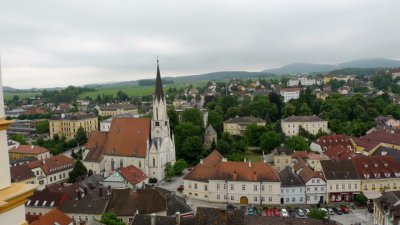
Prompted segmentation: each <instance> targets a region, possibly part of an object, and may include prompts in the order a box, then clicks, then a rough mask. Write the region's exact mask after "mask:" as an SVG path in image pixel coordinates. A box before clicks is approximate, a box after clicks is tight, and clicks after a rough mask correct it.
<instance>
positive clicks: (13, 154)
mask: <svg viewBox="0 0 400 225" xmlns="http://www.w3.org/2000/svg"><path fill="white" fill-rule="evenodd" d="M8 157H10V160H17V159H22V158H29V157H35V158H36V159H39V160H42V159H47V158H50V152H49V150H47V149H45V148H43V147H40V146H35V145H16V146H14V147H12V148H11V149H10V150H8Z"/></svg>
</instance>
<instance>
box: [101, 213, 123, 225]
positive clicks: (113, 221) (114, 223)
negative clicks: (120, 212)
mask: <svg viewBox="0 0 400 225" xmlns="http://www.w3.org/2000/svg"><path fill="white" fill-rule="evenodd" d="M100 223H103V224H105V225H125V223H123V222H120V221H119V219H118V217H117V216H116V215H115V214H113V213H104V214H103V215H102V216H101V220H100Z"/></svg>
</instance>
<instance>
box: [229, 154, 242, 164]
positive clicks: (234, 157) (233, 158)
mask: <svg viewBox="0 0 400 225" xmlns="http://www.w3.org/2000/svg"><path fill="white" fill-rule="evenodd" d="M228 160H229V161H232V162H243V161H244V155H243V153H242V152H239V151H233V152H231V153H229V155H228Z"/></svg>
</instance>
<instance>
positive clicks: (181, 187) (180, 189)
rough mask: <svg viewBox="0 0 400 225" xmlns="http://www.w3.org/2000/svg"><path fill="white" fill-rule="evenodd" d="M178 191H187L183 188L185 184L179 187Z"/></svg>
mask: <svg viewBox="0 0 400 225" xmlns="http://www.w3.org/2000/svg"><path fill="white" fill-rule="evenodd" d="M176 189H177V190H178V191H183V190H184V189H185V187H184V186H183V184H181V185H179V187H178V188H176Z"/></svg>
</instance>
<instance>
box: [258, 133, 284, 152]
mask: <svg viewBox="0 0 400 225" xmlns="http://www.w3.org/2000/svg"><path fill="white" fill-rule="evenodd" d="M260 143H261V149H262V150H267V152H271V150H272V149H274V148H276V147H278V146H279V145H280V144H281V135H280V134H279V133H277V132H275V131H268V132H266V133H264V134H263V135H262V136H261V137H260Z"/></svg>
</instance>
